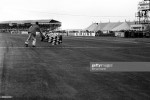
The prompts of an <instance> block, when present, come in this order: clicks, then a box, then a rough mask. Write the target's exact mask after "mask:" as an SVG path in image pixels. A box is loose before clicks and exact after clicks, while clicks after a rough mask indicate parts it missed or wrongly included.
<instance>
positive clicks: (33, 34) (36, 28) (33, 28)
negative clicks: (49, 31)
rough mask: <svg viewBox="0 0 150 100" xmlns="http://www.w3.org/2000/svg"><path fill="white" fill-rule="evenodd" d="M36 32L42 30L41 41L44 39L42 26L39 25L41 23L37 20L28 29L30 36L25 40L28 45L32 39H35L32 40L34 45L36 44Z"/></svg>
mask: <svg viewBox="0 0 150 100" xmlns="http://www.w3.org/2000/svg"><path fill="white" fill-rule="evenodd" d="M36 32H40V36H41V41H42V40H43V36H42V32H41V30H40V27H39V23H38V22H36V23H35V24H33V25H32V26H30V28H29V30H28V34H29V36H28V38H27V40H26V41H25V46H26V47H28V45H29V40H31V39H32V40H33V41H32V47H35V46H36Z"/></svg>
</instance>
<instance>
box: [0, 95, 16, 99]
mask: <svg viewBox="0 0 150 100" xmlns="http://www.w3.org/2000/svg"><path fill="white" fill-rule="evenodd" d="M0 98H3V99H11V98H13V97H12V96H0Z"/></svg>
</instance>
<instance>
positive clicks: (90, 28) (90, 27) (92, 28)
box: [85, 23, 98, 31]
mask: <svg viewBox="0 0 150 100" xmlns="http://www.w3.org/2000/svg"><path fill="white" fill-rule="evenodd" d="M97 26H98V23H93V24H92V25H90V26H89V27H88V28H86V29H85V30H88V31H95V28H96V27H97Z"/></svg>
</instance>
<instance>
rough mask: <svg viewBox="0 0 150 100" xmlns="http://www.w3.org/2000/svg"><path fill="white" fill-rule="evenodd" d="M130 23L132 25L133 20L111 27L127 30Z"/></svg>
mask: <svg viewBox="0 0 150 100" xmlns="http://www.w3.org/2000/svg"><path fill="white" fill-rule="evenodd" d="M131 25H134V22H124V23H122V24H121V25H119V26H117V27H115V28H113V29H112V31H120V30H129V29H130V26H131Z"/></svg>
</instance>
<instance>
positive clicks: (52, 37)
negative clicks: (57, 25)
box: [41, 31, 62, 45]
mask: <svg viewBox="0 0 150 100" xmlns="http://www.w3.org/2000/svg"><path fill="white" fill-rule="evenodd" d="M41 41H44V42H48V43H51V44H52V45H58V44H61V43H62V35H61V34H60V33H58V32H55V31H50V32H45V33H42V39H41Z"/></svg>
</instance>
